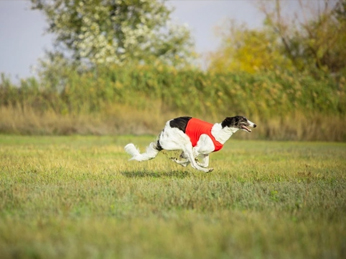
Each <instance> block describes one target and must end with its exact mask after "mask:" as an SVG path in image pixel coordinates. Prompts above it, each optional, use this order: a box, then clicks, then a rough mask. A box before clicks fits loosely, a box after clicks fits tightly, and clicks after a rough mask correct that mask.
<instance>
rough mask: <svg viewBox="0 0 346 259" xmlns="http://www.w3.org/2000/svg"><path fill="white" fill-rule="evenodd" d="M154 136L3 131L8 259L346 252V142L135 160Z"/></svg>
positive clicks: (2, 209) (257, 144)
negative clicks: (200, 167) (202, 161)
mask: <svg viewBox="0 0 346 259" xmlns="http://www.w3.org/2000/svg"><path fill="white" fill-rule="evenodd" d="M153 139H154V137H152V136H109V137H95V136H94V137H82V136H69V137H27V136H7V135H0V258H295V259H297V258H345V256H346V162H345V161H346V143H322V142H274V141H273V142H269V141H246V140H234V139H231V140H230V141H229V142H227V144H226V145H225V147H224V149H223V150H221V151H220V152H218V153H214V154H212V155H211V161H210V163H211V167H213V168H214V171H213V172H212V173H210V174H205V173H202V172H199V171H196V170H193V169H192V168H191V167H188V168H183V167H180V166H179V165H176V164H175V163H173V162H171V161H170V160H169V159H168V158H169V157H170V156H172V155H175V154H177V153H163V152H161V153H160V154H159V155H158V157H157V158H156V159H154V160H151V161H147V162H142V163H138V162H128V161H127V160H128V156H127V154H125V152H124V151H123V146H124V145H125V144H126V143H128V142H130V141H132V142H134V143H136V144H138V146H139V147H140V148H141V149H142V150H143V148H144V147H145V146H146V145H147V144H148V143H149V142H150V141H152V140H153Z"/></svg>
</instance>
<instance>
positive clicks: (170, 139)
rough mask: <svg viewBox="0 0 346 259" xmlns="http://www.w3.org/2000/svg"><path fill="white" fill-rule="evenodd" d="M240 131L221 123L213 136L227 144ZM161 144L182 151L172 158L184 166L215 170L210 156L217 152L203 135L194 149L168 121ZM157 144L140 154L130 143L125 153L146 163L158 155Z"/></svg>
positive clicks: (251, 123)
mask: <svg viewBox="0 0 346 259" xmlns="http://www.w3.org/2000/svg"><path fill="white" fill-rule="evenodd" d="M247 122H248V126H250V127H256V125H255V124H254V123H253V122H251V121H249V120H248V121H247ZM238 130H239V128H235V127H222V125H221V123H215V124H214V125H213V127H212V129H211V134H212V135H213V136H214V138H215V139H216V140H217V141H218V142H220V143H221V144H225V143H226V141H227V140H228V139H229V138H230V137H231V136H232V135H233V134H234V133H235V132H237V131H238ZM158 139H159V143H160V145H161V147H162V149H165V150H182V153H181V155H180V158H181V159H182V160H178V159H177V158H172V160H173V161H174V162H176V163H178V164H180V165H182V166H187V165H188V164H189V163H191V166H192V167H193V168H195V169H197V170H201V171H203V172H211V171H212V170H213V168H208V166H209V154H210V153H212V152H213V151H214V150H215V147H214V143H213V141H212V140H211V138H210V137H209V136H208V135H206V134H202V135H201V136H200V138H199V140H198V141H197V145H196V146H195V147H192V144H191V141H190V138H189V136H187V135H186V134H185V133H184V132H183V131H181V130H180V129H178V128H174V127H173V128H172V127H171V126H170V121H168V122H167V123H166V125H165V127H164V129H163V130H162V131H161V133H160V135H159V137H158ZM156 143H157V142H151V143H150V144H149V146H148V147H147V149H146V152H145V153H142V154H141V153H140V152H139V150H138V149H137V148H136V147H135V145H134V144H132V143H130V144H127V145H126V146H125V151H126V152H127V153H128V154H130V155H131V156H132V158H131V159H130V160H137V161H144V160H149V159H153V158H154V157H155V156H156V155H157V154H158V152H159V151H158V150H157V146H156V145H157V144H156ZM197 157H200V158H201V159H202V161H201V162H197V161H196V158H197Z"/></svg>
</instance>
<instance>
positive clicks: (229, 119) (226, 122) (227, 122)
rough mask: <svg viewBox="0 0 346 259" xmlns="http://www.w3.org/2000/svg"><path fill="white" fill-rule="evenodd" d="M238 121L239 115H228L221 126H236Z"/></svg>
mask: <svg viewBox="0 0 346 259" xmlns="http://www.w3.org/2000/svg"><path fill="white" fill-rule="evenodd" d="M238 122H239V118H238V116H236V117H227V118H226V119H224V120H223V122H221V126H222V128H224V127H234V126H236V125H237V123H238Z"/></svg>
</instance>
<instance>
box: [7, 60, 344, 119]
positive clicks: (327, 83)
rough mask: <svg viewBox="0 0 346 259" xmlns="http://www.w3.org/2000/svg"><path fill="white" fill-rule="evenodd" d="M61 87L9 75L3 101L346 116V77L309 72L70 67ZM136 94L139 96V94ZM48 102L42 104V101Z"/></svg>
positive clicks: (57, 107) (64, 108)
mask: <svg viewBox="0 0 346 259" xmlns="http://www.w3.org/2000/svg"><path fill="white" fill-rule="evenodd" d="M61 80H63V82H64V87H63V88H61V89H60V90H59V91H56V90H55V89H57V88H58V86H55V85H54V86H52V87H51V88H45V87H39V86H38V83H37V82H36V80H34V79H30V80H27V81H25V80H23V81H22V83H21V87H19V88H16V87H14V86H11V85H10V83H9V82H8V81H6V80H5V79H4V78H3V82H2V83H1V85H0V90H1V95H0V104H1V105H9V104H11V105H17V104H19V105H25V104H27V105H31V106H34V107H36V106H37V108H38V109H42V111H43V110H45V109H47V106H49V108H50V109H54V111H56V112H58V113H64V112H68V113H72V114H80V113H90V112H91V113H92V112H100V111H101V110H102V109H104V108H105V107H106V106H107V105H111V104H112V103H116V104H128V105H132V106H133V107H134V108H146V107H150V105H151V102H150V100H161V101H162V106H163V107H162V108H164V109H168V110H172V111H181V112H184V113H189V114H196V115H202V116H203V115H207V114H224V115H229V114H230V113H231V114H236V113H242V114H249V115H259V116H261V118H264V119H265V118H269V117H271V116H284V115H287V114H292V113H293V112H296V111H304V113H306V114H313V113H321V114H332V113H334V114H340V115H345V112H346V110H345V106H344V104H345V79H342V80H340V81H339V82H338V83H337V82H335V80H334V79H333V78H331V77H329V76H325V77H320V78H319V79H318V80H316V79H315V78H314V77H312V76H310V75H309V74H291V73H281V72H279V71H277V72H268V73H265V74H263V73H262V74H247V73H233V74H232V73H212V72H210V73H204V72H202V71H199V70H194V69H184V70H177V69H174V68H172V67H167V66H158V67H156V68H153V67H152V66H140V67H113V68H109V67H108V68H105V67H99V68H98V69H95V70H94V71H89V72H85V73H82V74H80V73H78V72H74V71H70V73H69V74H68V75H66V78H63V79H61ZM134 96H136V98H134ZM40 104H42V105H40Z"/></svg>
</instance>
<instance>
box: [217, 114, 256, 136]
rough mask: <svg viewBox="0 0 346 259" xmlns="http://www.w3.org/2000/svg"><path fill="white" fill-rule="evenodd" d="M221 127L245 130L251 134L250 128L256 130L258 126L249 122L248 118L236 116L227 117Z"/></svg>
mask: <svg viewBox="0 0 346 259" xmlns="http://www.w3.org/2000/svg"><path fill="white" fill-rule="evenodd" d="M221 126H222V128H224V127H229V128H237V129H241V130H244V131H246V132H251V129H249V127H252V128H256V126H257V125H256V124H255V123H253V122H251V121H249V120H248V119H247V118H245V117H243V116H234V117H227V118H226V119H224V120H223V122H222V123H221Z"/></svg>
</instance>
